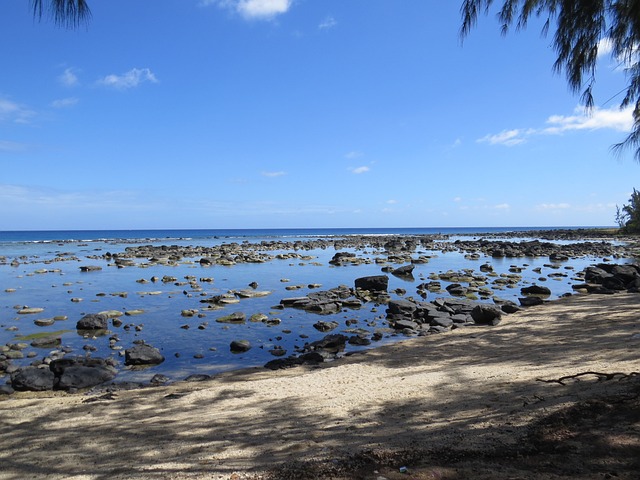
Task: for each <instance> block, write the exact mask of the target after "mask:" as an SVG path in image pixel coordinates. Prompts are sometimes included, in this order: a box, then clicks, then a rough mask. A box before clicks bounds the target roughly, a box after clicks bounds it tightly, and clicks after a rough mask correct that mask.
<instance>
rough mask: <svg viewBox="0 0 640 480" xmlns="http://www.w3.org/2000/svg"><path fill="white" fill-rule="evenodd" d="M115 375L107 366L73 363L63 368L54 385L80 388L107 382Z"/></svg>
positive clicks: (56, 386) (63, 388)
mask: <svg viewBox="0 0 640 480" xmlns="http://www.w3.org/2000/svg"><path fill="white" fill-rule="evenodd" d="M115 376H116V372H115V370H114V369H113V368H109V367H107V366H103V365H95V366H84V365H73V366H70V367H68V368H65V369H64V372H63V373H62V375H61V376H60V377H58V378H56V382H55V384H54V386H55V388H58V389H60V390H71V389H82V388H88V387H94V386H96V385H100V384H101V383H104V382H108V381H110V380H113V379H114V378H115Z"/></svg>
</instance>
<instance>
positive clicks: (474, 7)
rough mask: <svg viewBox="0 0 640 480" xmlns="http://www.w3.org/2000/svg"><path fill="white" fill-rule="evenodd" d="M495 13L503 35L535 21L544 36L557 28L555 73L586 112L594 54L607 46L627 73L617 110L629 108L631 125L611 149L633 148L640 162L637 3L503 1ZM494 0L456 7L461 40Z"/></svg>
mask: <svg viewBox="0 0 640 480" xmlns="http://www.w3.org/2000/svg"><path fill="white" fill-rule="evenodd" d="M502 2H503V4H502V7H501V8H500V9H499V10H498V12H497V16H498V20H499V21H500V22H501V23H502V28H501V31H502V33H503V34H506V33H507V32H508V31H509V28H510V27H512V26H515V28H516V29H517V30H519V29H523V28H525V27H526V26H527V23H528V21H529V20H530V19H531V18H533V17H537V18H541V19H542V20H543V21H544V23H543V29H542V33H543V34H544V35H547V33H548V32H549V30H550V28H551V26H552V24H553V25H554V26H555V33H554V35H553V47H554V48H555V51H556V54H557V59H556V61H555V63H554V65H553V69H554V71H556V72H559V73H561V72H564V73H565V75H566V78H567V82H568V84H569V87H570V88H571V89H572V90H573V91H574V92H580V91H581V92H582V96H581V100H582V102H583V103H584V105H585V106H586V107H587V109H591V108H592V107H593V105H594V99H593V87H594V84H595V80H596V64H597V59H598V50H599V48H602V45H603V42H607V45H610V47H611V55H612V57H613V58H614V59H615V60H616V61H617V62H619V63H620V65H621V66H622V67H623V68H624V69H625V72H626V74H627V79H628V83H627V86H626V89H625V91H624V94H625V95H624V98H623V99H622V101H621V102H620V108H625V107H628V106H632V107H633V126H632V129H631V132H630V133H629V135H628V136H627V138H626V139H624V140H623V141H622V142H620V143H618V144H616V145H614V147H613V148H614V150H616V151H620V150H622V149H624V148H632V149H634V157H635V159H636V160H637V161H638V162H640V63H639V60H640V50H639V49H640V0H502ZM493 4H494V0H464V1H463V3H462V7H461V9H460V11H461V14H462V27H461V30H460V34H461V36H462V38H465V37H466V36H467V35H468V34H469V32H470V31H471V29H472V28H473V27H474V26H475V25H476V23H477V20H478V16H479V14H481V13H484V14H485V15H486V14H488V13H489V12H490V11H491V7H492V5H493Z"/></svg>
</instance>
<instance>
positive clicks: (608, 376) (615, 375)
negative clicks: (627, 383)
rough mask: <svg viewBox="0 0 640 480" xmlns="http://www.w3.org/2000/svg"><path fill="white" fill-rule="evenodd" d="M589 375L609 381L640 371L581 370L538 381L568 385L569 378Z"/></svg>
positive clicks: (574, 378)
mask: <svg viewBox="0 0 640 480" xmlns="http://www.w3.org/2000/svg"><path fill="white" fill-rule="evenodd" d="M587 375H595V376H596V377H598V381H602V380H604V381H607V380H613V379H615V378H617V379H618V381H620V380H627V379H629V378H631V377H635V376H636V375H640V372H631V373H623V372H614V373H607V372H580V373H576V374H575V375H565V376H564V377H560V378H553V379H551V380H545V379H543V378H536V381H538V382H544V383H559V384H560V385H566V384H565V382H566V381H567V380H576V379H578V378H579V377H584V376H587Z"/></svg>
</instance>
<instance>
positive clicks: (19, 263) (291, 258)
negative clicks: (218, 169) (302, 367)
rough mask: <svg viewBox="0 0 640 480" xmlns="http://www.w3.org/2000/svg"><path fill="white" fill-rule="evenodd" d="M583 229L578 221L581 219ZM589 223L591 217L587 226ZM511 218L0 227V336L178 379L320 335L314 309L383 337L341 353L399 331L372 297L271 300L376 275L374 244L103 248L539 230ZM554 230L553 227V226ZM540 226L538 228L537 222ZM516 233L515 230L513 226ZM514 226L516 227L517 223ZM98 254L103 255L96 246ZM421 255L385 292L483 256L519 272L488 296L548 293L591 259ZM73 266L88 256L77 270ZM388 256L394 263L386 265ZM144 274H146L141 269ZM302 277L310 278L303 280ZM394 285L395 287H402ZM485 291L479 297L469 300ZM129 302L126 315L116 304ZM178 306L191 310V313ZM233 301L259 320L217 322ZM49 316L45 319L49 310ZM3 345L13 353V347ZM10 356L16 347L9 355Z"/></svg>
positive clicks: (351, 328) (258, 359)
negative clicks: (131, 360)
mask: <svg viewBox="0 0 640 480" xmlns="http://www.w3.org/2000/svg"><path fill="white" fill-rule="evenodd" d="M585 228H587V227H585ZM588 228H591V227H588ZM541 229H542V228H537V227H529V228H525V227H518V228H403V229H400V228H392V229H391V228H389V229H385V228H372V229H239V230H228V229H219V230H189V229H186V230H185V229H181V230H178V229H169V230H86V231H21V232H0V346H1V345H5V346H9V347H8V348H12V349H14V350H16V349H17V348H18V347H16V345H20V351H21V353H22V358H16V359H14V360H13V362H14V364H15V365H17V366H26V365H29V364H31V363H34V362H35V363H38V362H40V361H42V360H43V359H44V358H45V357H47V356H50V355H52V354H54V355H55V354H59V352H60V350H64V351H65V352H68V354H70V355H91V356H96V357H113V358H114V359H116V360H118V361H119V362H120V363H121V368H120V373H119V374H118V377H117V380H120V381H125V380H129V381H140V382H148V381H149V379H150V378H151V377H152V376H153V375H154V374H156V373H162V374H164V375H167V376H168V377H169V378H171V379H173V380H179V379H181V378H184V377H186V376H187V375H190V374H193V373H206V374H215V373H217V372H222V371H226V370H231V369H238V368H244V367H257V366H261V365H264V364H265V363H266V362H267V361H269V360H272V359H273V358H274V357H273V356H272V354H271V353H270V351H272V350H274V348H275V347H280V349H281V350H286V351H287V353H288V354H293V353H295V352H296V350H299V349H300V348H301V347H302V346H303V345H304V344H305V343H307V342H312V341H315V340H318V339H320V338H322V337H323V336H324V335H326V333H323V332H320V331H318V330H317V329H316V328H314V326H313V325H314V323H316V322H317V321H318V320H322V321H325V322H330V321H335V322H337V323H338V324H339V325H340V327H339V328H337V329H336V330H335V331H333V332H332V333H342V332H345V333H348V334H354V332H355V333H359V334H361V335H364V336H366V335H370V334H371V333H373V332H374V331H376V330H378V331H382V332H384V335H383V338H382V339H381V340H379V341H377V342H374V343H372V345H371V346H351V345H349V346H348V348H347V350H346V353H348V352H350V351H357V350H359V349H362V348H372V347H375V345H380V344H385V343H389V342H394V341H399V340H402V339H403V338H405V337H404V336H403V335H401V334H398V333H395V332H392V331H391V332H390V331H389V330H388V325H387V324H386V322H385V315H384V305H382V306H380V305H373V304H365V305H364V306H363V307H362V308H360V309H348V310H344V311H340V312H337V313H332V314H328V315H317V314H312V313H309V312H306V311H302V310H298V309H291V308H286V309H280V308H278V306H279V304H280V301H281V300H282V299H286V298H291V297H299V296H304V295H307V294H308V293H310V292H311V291H317V290H328V289H331V288H335V287H338V286H341V285H346V286H348V287H353V286H354V281H355V279H356V278H359V277H363V276H369V275H380V274H381V273H382V271H381V264H380V263H379V262H378V261H377V259H379V257H380V256H381V252H379V251H376V250H375V249H374V248H364V249H348V248H347V249H344V250H346V251H350V252H351V253H354V254H357V255H358V256H361V257H365V258H367V259H368V260H370V261H367V262H363V263H361V264H358V265H347V266H334V265H331V264H330V263H329V261H330V260H331V259H332V257H333V256H334V255H335V254H336V249H334V248H333V247H332V246H331V244H329V246H328V247H327V246H326V245H325V246H324V247H323V248H312V249H309V250H305V251H303V252H292V250H291V249H290V248H284V249H283V250H282V251H269V252H268V253H269V254H270V255H274V256H277V255H279V254H280V257H278V258H275V257H274V258H273V259H272V260H270V261H266V262H263V263H237V264H235V265H231V266H225V265H212V266H206V265H202V264H200V263H199V261H198V260H199V258H183V259H181V260H180V261H178V262H174V263H171V264H156V263H150V262H148V261H147V259H136V264H135V265H134V266H125V267H118V266H116V265H115V264H114V262H113V258H115V257H113V255H115V256H117V255H118V253H122V252H124V251H125V250H126V249H127V248H128V247H133V246H138V245H176V246H183V247H184V246H194V245H195V246H203V247H210V246H218V245H224V244H232V243H237V244H260V243H261V242H274V241H287V242H293V241H297V242H301V241H305V240H314V239H325V240H327V239H337V238H341V237H349V236H358V235H371V236H380V235H395V236H400V237H402V236H414V235H438V236H439V238H442V239H443V241H444V242H453V241H455V240H456V239H459V238H466V236H471V237H472V238H473V236H477V237H481V236H482V234H492V235H494V236H497V237H498V238H499V237H500V235H501V234H505V236H507V234H510V235H509V237H510V238H509V240H510V241H518V235H517V233H518V232H526V231H530V230H541ZM558 229H560V228H558ZM546 230H549V229H548V228H547V229H546ZM513 232H516V236H515V237H516V238H514V236H513ZM523 237H526V234H525V233H523ZM107 253H108V254H109V255H108V256H107V255H106V254H107ZM418 255H420V256H422V257H425V258H428V262H426V263H417V264H416V266H415V270H414V276H413V277H411V278H400V277H395V276H393V275H390V279H389V291H390V292H393V293H392V297H399V296H406V297H410V296H415V295H416V288H417V286H418V285H419V284H420V283H423V282H425V281H429V279H430V278H435V277H434V276H438V275H440V274H442V273H444V272H451V271H454V272H455V271H459V272H462V271H467V272H471V271H474V272H477V271H478V269H479V267H480V265H482V264H483V263H486V262H490V263H491V264H492V265H493V268H494V270H495V273H496V275H508V274H510V272H513V271H519V272H520V273H519V275H520V277H521V279H520V281H519V283H518V286H517V288H516V287H509V288H504V287H502V286H498V285H491V288H494V289H495V293H496V295H498V296H500V297H501V298H505V299H509V300H514V301H517V298H518V297H519V296H520V292H519V287H520V286H523V285H530V284H533V283H540V282H544V284H545V285H546V286H548V287H550V288H551V290H552V295H551V296H550V299H554V298H558V297H560V296H562V295H565V294H569V293H571V292H572V283H575V281H576V280H574V274H575V272H579V271H581V270H582V269H584V268H585V267H586V266H588V265H591V264H594V263H598V262H600V261H602V260H603V259H602V258H597V257H591V256H585V257H581V258H572V259H571V260H570V261H568V262H565V263H563V264H551V263H550V262H549V258H547V257H536V258H524V257H523V258H486V257H480V258H472V257H470V256H468V255H465V254H464V253H462V252H457V251H448V250H447V249H435V250H425V249H418V251H416V252H414V253H413V256H414V257H415V256H418ZM82 266H93V267H97V268H96V269H95V270H94V271H89V272H84V271H81V269H80V267H82ZM394 266H398V265H394ZM153 279H155V281H154V280H153ZM249 284H256V285H257V286H258V287H257V289H258V290H260V291H266V292H270V293H269V294H268V295H266V296H264V297H259V298H249V299H241V300H239V301H238V302H237V303H231V304H229V305H227V306H225V307H224V308H222V309H221V310H220V311H216V310H207V309H206V308H205V307H206V304H203V303H202V302H201V300H204V299H207V298H211V297H212V296H220V295H229V294H231V296H233V292H237V291H239V290H243V289H247V288H248V287H247V286H248V285H249ZM311 285H313V287H311ZM447 285H448V282H446V281H442V286H443V290H442V292H439V293H435V294H434V293H429V296H428V298H427V300H428V301H431V300H434V299H435V298H437V297H438V296H447V295H448V293H447V292H446V291H445V290H444V288H445V287H446V286H447ZM403 292H406V293H403ZM480 300H481V301H491V299H487V298H485V299H480ZM27 306H28V307H36V308H41V309H42V312H41V313H37V314H26V315H25V314H19V313H18V311H19V310H20V308H23V307H27ZM108 310H117V311H120V312H122V313H123V315H122V317H121V319H122V325H121V326H118V327H115V326H114V327H113V328H110V331H108V332H103V334H102V335H100V336H87V335H86V333H83V332H80V331H78V330H76V329H75V325H76V322H77V321H78V320H79V319H80V318H82V316H84V315H85V314H88V313H98V312H101V311H108ZM135 311H139V314H137V315H126V314H127V313H129V312H135ZM185 311H192V312H196V314H195V315H194V316H192V317H188V316H185V315H184V312H185ZM234 312H242V313H244V314H246V317H247V318H249V317H250V316H251V315H254V314H258V313H260V314H264V315H266V316H267V317H268V318H269V319H270V320H271V321H270V322H250V321H246V322H244V323H242V324H223V323H218V322H217V321H216V320H218V319H219V318H220V317H222V316H224V315H228V314H230V313H234ZM54 318H55V319H56V320H54V321H50V320H52V319H54ZM52 335H53V336H57V337H59V338H60V339H61V345H60V346H59V347H57V348H51V347H49V348H40V347H33V346H32V345H31V343H32V341H33V340H34V339H36V338H38V337H42V336H52ZM237 339H243V340H248V341H250V342H251V345H252V348H251V349H250V350H249V351H248V352H245V353H242V354H233V353H231V352H230V349H229V345H230V342H231V341H232V340H237ZM141 340H144V342H146V343H148V344H151V345H153V346H155V347H157V348H159V349H160V350H161V351H162V353H163V355H164V356H165V361H164V362H163V363H162V364H160V365H158V366H155V367H152V368H148V369H143V370H133V369H129V368H125V367H124V365H122V362H123V352H124V350H126V349H127V348H130V347H131V346H133V345H134V344H135V343H136V342H139V341H141ZM14 356H15V355H14ZM17 356H20V355H17ZM0 381H1V380H0Z"/></svg>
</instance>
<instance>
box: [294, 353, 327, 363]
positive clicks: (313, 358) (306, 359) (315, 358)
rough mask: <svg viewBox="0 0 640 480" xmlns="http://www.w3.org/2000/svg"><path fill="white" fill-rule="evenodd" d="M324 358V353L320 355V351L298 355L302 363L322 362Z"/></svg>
mask: <svg viewBox="0 0 640 480" xmlns="http://www.w3.org/2000/svg"><path fill="white" fill-rule="evenodd" d="M324 358H325V357H324V355H322V354H321V353H320V352H307V353H305V354H303V355H300V361H301V362H302V363H311V364H315V363H322V362H324Z"/></svg>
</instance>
